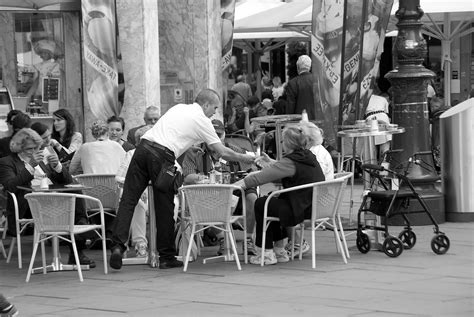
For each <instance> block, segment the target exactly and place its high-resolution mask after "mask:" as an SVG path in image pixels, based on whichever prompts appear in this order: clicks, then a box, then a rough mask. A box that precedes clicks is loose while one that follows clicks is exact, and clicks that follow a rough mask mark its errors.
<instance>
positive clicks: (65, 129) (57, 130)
mask: <svg viewBox="0 0 474 317" xmlns="http://www.w3.org/2000/svg"><path fill="white" fill-rule="evenodd" d="M53 119H54V122H53V132H52V134H51V138H52V139H51V145H52V146H53V148H54V150H55V151H56V153H58V156H59V159H60V161H61V162H63V163H65V162H67V163H69V161H70V160H71V158H72V156H73V155H74V152H76V151H77V150H78V149H79V148H80V147H81V145H82V134H81V133H79V132H77V131H75V130H76V125H75V123H74V118H73V117H72V115H71V113H70V112H69V111H67V110H66V109H58V110H56V111H55V112H53Z"/></svg>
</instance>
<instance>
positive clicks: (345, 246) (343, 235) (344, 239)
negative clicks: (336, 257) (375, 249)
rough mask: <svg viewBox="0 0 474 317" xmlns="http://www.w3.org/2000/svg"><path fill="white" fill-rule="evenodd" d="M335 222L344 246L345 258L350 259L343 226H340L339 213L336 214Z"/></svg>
mask: <svg viewBox="0 0 474 317" xmlns="http://www.w3.org/2000/svg"><path fill="white" fill-rule="evenodd" d="M337 222H338V226H339V230H340V233H339V234H340V235H341V238H342V244H343V246H344V251H345V252H346V258H348V259H350V258H351V256H350V255H349V248H348V247H347V241H346V235H345V233H344V228H343V227H342V221H341V217H340V216H339V215H337Z"/></svg>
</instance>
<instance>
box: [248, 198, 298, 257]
mask: <svg viewBox="0 0 474 317" xmlns="http://www.w3.org/2000/svg"><path fill="white" fill-rule="evenodd" d="M267 198H268V196H264V197H260V198H257V200H256V201H255V223H256V225H255V226H256V228H255V235H256V236H255V245H256V246H257V247H260V248H261V247H262V234H263V225H264V224H263V207H264V206H265V201H266V200H267ZM286 212H291V206H290V202H289V201H288V200H284V199H279V198H271V199H270V202H269V203H268V213H267V216H268V217H280V215H281V214H282V213H286ZM286 236H287V234H286V230H285V228H282V227H281V224H280V222H279V221H272V222H270V225H269V226H268V229H267V232H266V234H265V249H273V242H274V241H280V240H283V239H284V238H286Z"/></svg>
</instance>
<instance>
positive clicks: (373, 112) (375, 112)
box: [364, 110, 385, 119]
mask: <svg viewBox="0 0 474 317" xmlns="http://www.w3.org/2000/svg"><path fill="white" fill-rule="evenodd" d="M377 113H385V111H383V110H377V111H371V112H367V113H366V114H365V116H364V119H367V118H368V117H370V116H371V115H374V114H377Z"/></svg>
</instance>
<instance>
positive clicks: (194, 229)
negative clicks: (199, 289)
mask: <svg viewBox="0 0 474 317" xmlns="http://www.w3.org/2000/svg"><path fill="white" fill-rule="evenodd" d="M195 234H196V224H194V223H193V224H192V227H191V237H189V243H188V250H187V251H186V257H185V258H184V267H183V272H186V271H187V270H188V262H189V256H190V255H191V249H192V247H193V241H194V235H195Z"/></svg>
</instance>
